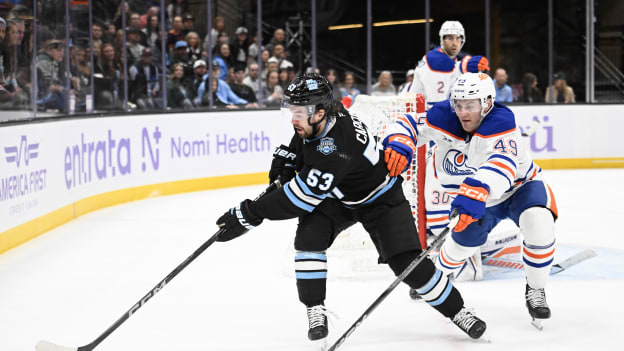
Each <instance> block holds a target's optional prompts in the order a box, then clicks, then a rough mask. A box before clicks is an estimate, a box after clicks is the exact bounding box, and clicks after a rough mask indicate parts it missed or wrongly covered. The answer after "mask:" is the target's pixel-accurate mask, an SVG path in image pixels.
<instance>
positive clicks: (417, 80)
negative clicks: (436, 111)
mask: <svg viewBox="0 0 624 351" xmlns="http://www.w3.org/2000/svg"><path fill="white" fill-rule="evenodd" d="M465 43H466V33H465V32H464V27H463V26H462V24H461V23H460V22H458V21H446V22H444V23H443V24H442V27H440V46H439V47H437V48H435V49H433V50H431V51H429V52H428V53H426V54H425V56H423V58H422V59H421V60H420V61H419V62H418V65H416V69H415V73H414V80H413V81H412V83H411V84H408V85H407V86H406V88H405V89H404V91H402V92H400V93H401V94H423V95H425V100H426V101H427V109H429V108H431V106H433V104H435V103H436V102H439V101H442V100H446V99H448V98H449V89H450V87H451V86H452V85H453V83H454V82H455V80H456V79H457V77H458V76H459V75H460V74H462V73H465V72H474V73H477V72H482V71H489V70H490V66H489V62H488V59H487V58H486V57H484V56H470V55H466V56H465V57H463V58H462V59H461V60H459V59H458V58H457V55H458V54H459V51H460V50H461V48H462V47H463V46H464V44H465Z"/></svg>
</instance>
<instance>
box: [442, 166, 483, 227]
mask: <svg viewBox="0 0 624 351" xmlns="http://www.w3.org/2000/svg"><path fill="white" fill-rule="evenodd" d="M489 195H490V187H489V186H488V185H487V184H485V183H481V182H480V181H478V180H476V179H473V178H466V179H465V180H464V183H462V185H460V187H459V194H458V195H457V197H455V199H454V200H453V202H451V211H453V209H455V208H457V209H458V210H459V221H458V222H457V225H455V228H453V230H454V231H455V232H461V231H462V230H464V229H466V227H467V226H469V225H470V224H471V223H473V222H476V221H477V220H479V219H480V218H481V217H483V215H484V214H485V203H486V202H487V199H488V196H489Z"/></svg>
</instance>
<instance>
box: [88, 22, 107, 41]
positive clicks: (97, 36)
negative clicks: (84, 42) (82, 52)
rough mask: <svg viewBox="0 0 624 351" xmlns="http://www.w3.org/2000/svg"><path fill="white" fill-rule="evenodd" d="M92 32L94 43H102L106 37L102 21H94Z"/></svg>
mask: <svg viewBox="0 0 624 351" xmlns="http://www.w3.org/2000/svg"><path fill="white" fill-rule="evenodd" d="M91 33H92V35H93V43H96V42H97V43H98V44H100V45H102V38H103V37H104V29H103V28H102V25H101V24H100V23H93V25H92V26H91Z"/></svg>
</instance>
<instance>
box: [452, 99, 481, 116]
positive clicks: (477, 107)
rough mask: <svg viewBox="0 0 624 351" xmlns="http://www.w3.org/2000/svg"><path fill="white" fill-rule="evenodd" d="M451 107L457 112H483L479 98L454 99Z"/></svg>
mask: <svg viewBox="0 0 624 351" xmlns="http://www.w3.org/2000/svg"><path fill="white" fill-rule="evenodd" d="M451 109H453V111H454V112H455V113H466V112H467V113H471V112H481V101H480V100H479V99H470V100H459V99H452V100H451Z"/></svg>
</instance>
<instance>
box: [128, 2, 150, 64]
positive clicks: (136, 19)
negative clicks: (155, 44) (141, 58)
mask: <svg viewBox="0 0 624 351" xmlns="http://www.w3.org/2000/svg"><path fill="white" fill-rule="evenodd" d="M129 18H130V20H129V24H128V27H130V28H136V29H138V32H137V33H139V43H141V45H143V46H147V36H146V35H145V33H144V32H143V31H142V30H141V16H140V15H139V14H138V13H136V12H131V13H130V17H129ZM139 55H141V54H140V53H139Z"/></svg>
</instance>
